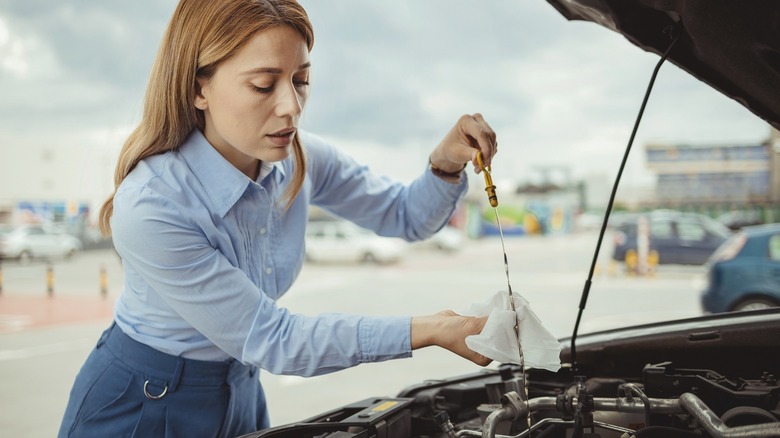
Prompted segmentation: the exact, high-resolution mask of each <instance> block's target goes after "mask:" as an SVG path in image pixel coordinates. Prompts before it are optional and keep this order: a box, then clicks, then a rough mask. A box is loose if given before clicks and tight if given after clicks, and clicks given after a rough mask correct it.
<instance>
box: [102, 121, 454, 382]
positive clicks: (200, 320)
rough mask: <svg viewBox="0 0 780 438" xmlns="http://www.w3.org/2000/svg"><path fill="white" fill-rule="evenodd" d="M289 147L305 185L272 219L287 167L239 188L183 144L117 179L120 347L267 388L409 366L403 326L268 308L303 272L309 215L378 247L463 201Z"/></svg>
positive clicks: (406, 320)
mask: <svg viewBox="0 0 780 438" xmlns="http://www.w3.org/2000/svg"><path fill="white" fill-rule="evenodd" d="M299 135H300V139H301V142H302V144H303V146H304V149H305V150H306V154H307V160H308V165H307V171H306V179H305V182H304V184H303V187H302V189H301V191H300V193H299V194H298V196H297V197H296V198H295V201H294V202H293V203H292V204H291V206H290V207H289V209H287V210H286V211H285V209H284V205H282V201H280V199H281V196H282V194H283V192H284V189H285V187H286V185H287V183H288V181H289V180H290V179H291V175H292V172H293V167H294V159H293V158H292V157H290V158H288V159H286V160H284V161H281V162H278V163H274V164H273V166H271V167H266V169H265V172H263V173H262V174H261V175H262V176H260V177H258V180H257V181H252V180H251V179H249V178H248V177H247V176H246V175H244V174H243V173H241V172H240V171H238V170H237V169H236V168H235V167H233V166H232V165H231V164H230V163H229V162H228V161H226V160H225V159H224V158H223V157H222V156H221V155H220V154H219V153H218V152H217V151H216V150H215V149H214V148H213V147H212V146H211V145H210V144H209V143H208V142H207V141H206V139H205V137H203V135H202V134H201V133H200V132H199V131H197V130H196V131H194V132H193V133H192V135H190V137H189V138H188V139H187V140H186V141H185V142H184V144H182V145H181V147H179V148H178V149H177V150H175V151H172V152H167V153H164V154H159V155H154V156H152V157H149V158H146V159H144V160H143V161H141V162H140V163H139V164H138V165H137V166H136V167H135V169H133V171H132V172H130V174H129V175H128V176H127V178H126V179H125V180H124V181H123V182H122V184H121V185H120V187H119V189H118V190H117V193H116V196H115V197H114V214H113V217H112V219H111V227H112V230H113V240H114V245H115V247H116V249H117V251H118V252H119V254H120V256H121V257H122V261H123V265H124V274H125V284H124V290H123V292H122V294H121V296H120V297H119V299H118V301H117V303H116V307H115V311H114V313H115V319H116V322H117V324H118V325H119V327H121V329H122V330H123V331H124V332H125V333H127V334H128V335H129V336H130V337H132V338H133V339H135V340H137V341H139V342H142V343H144V344H147V345H149V346H151V347H153V348H155V349H157V350H160V351H163V352H166V353H168V354H172V355H177V356H183V357H186V358H191V359H199V360H210V361H224V360H228V359H230V358H231V357H233V358H236V359H238V360H240V361H241V362H243V363H246V364H252V365H255V366H258V367H260V368H262V369H265V370H268V371H270V372H272V373H274V374H294V375H302V376H312V375H319V374H325V373H328V372H332V371H336V370H339V369H343V368H348V367H351V366H354V365H357V364H360V363H363V362H378V361H383V360H388V359H394V358H402V357H409V356H411V336H410V332H411V325H410V324H411V317H409V316H386V317H374V316H370V317H369V316H358V315H348V314H322V315H318V316H304V315H297V314H293V313H290V312H289V311H288V310H287V309H285V308H283V307H279V306H278V305H277V303H276V300H277V299H278V298H279V297H281V296H282V295H283V294H284V293H285V292H286V291H287V290H288V289H289V288H290V286H291V285H292V283H293V281H294V280H295V278H296V277H297V276H298V273H299V272H300V270H301V266H302V265H303V260H304V235H305V228H306V223H307V220H308V211H309V205H310V204H311V205H317V206H319V207H321V208H323V209H325V210H327V211H329V212H331V213H333V214H335V215H338V216H341V217H344V218H347V219H349V220H351V221H353V222H355V223H356V224H358V225H361V226H363V227H365V228H368V229H371V230H374V231H375V232H377V233H378V234H380V235H383V236H394V237H402V238H404V239H406V240H409V241H414V240H420V239H424V238H427V237H429V236H431V235H432V234H433V233H435V232H436V231H437V230H439V229H440V228H441V227H442V226H444V224H445V223H446V221H447V220H448V218H449V217H450V215H451V214H452V212H453V210H454V208H455V205H456V203H457V201H458V200H459V199H460V198H461V197H462V196H463V195H464V194H465V191H466V187H467V181H466V178H465V175H462V176H461V182H460V183H459V184H450V183H447V182H445V181H443V180H441V179H440V178H438V177H436V176H434V175H433V174H432V173H431V172H430V171H427V170H426V171H425V172H424V173H423V174H422V175H421V176H419V177H418V178H417V179H416V180H415V181H413V182H412V183H411V184H409V185H403V184H400V183H398V182H394V181H391V180H390V179H388V178H385V177H378V176H375V175H372V174H371V173H370V172H369V170H368V168H367V167H366V166H363V165H361V164H359V163H357V162H356V161H354V160H353V159H351V158H350V157H348V156H346V155H345V154H343V153H341V152H339V151H338V150H337V149H335V148H334V147H332V146H331V145H329V144H327V143H326V142H325V141H323V140H322V139H321V138H319V137H316V136H314V135H311V134H308V133H305V132H299ZM399 159H402V158H401V157H399Z"/></svg>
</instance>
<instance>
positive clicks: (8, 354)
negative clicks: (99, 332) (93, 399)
mask: <svg viewBox="0 0 780 438" xmlns="http://www.w3.org/2000/svg"><path fill="white" fill-rule="evenodd" d="M94 343H95V340H94V339H89V338H81V339H74V340H71V341H63V342H56V343H53V344H46V345H37V346H35V347H27V348H19V349H16V350H0V362H5V361H9V360H21V359H30V358H33V357H39V356H49V355H52V354H58V353H65V352H69V351H73V350H82V349H87V348H89V347H90V346H91V345H94Z"/></svg>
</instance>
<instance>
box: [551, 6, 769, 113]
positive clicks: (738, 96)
mask: <svg viewBox="0 0 780 438" xmlns="http://www.w3.org/2000/svg"><path fill="white" fill-rule="evenodd" d="M547 1H548V2H549V3H550V4H551V5H552V6H553V7H555V9H557V10H558V11H559V12H560V13H561V14H562V15H563V16H564V17H566V19H568V20H583V21H591V22H594V23H597V24H600V25H602V26H604V27H607V28H609V29H612V30H614V31H615V32H618V33H620V34H622V35H623V36H625V37H626V38H627V39H628V40H629V41H630V42H631V43H633V44H634V45H636V46H638V47H640V48H642V49H643V50H645V51H648V52H653V53H657V54H659V55H660V54H663V53H664V52H665V51H666V49H667V48H668V47H669V44H670V42H671V41H672V35H671V34H672V33H673V32H672V29H673V28H675V25H677V24H678V23H679V25H678V26H677V29H678V30H677V31H679V32H680V33H681V34H680V39H679V41H678V42H677V44H676V45H675V47H674V49H673V50H672V51H671V52H670V54H669V58H668V60H670V61H671V62H673V63H674V64H676V65H677V66H678V67H680V68H682V69H683V70H685V71H687V72H688V73H690V74H691V75H693V76H694V77H696V78H698V79H700V80H702V81H703V82H705V83H707V84H709V85H710V86H712V87H713V88H715V89H716V90H718V91H720V92H722V93H723V94H725V95H727V96H729V97H731V98H732V99H734V100H736V101H737V102H739V103H741V104H742V105H744V106H745V107H746V108H748V109H749V110H750V111H752V112H753V113H754V114H756V115H757V116H759V117H761V118H762V119H764V120H766V121H767V122H769V124H771V125H772V126H774V127H775V128H777V129H780V2H772V1H760V0H748V1H733V0H706V1H704V0H699V1H696V0H547Z"/></svg>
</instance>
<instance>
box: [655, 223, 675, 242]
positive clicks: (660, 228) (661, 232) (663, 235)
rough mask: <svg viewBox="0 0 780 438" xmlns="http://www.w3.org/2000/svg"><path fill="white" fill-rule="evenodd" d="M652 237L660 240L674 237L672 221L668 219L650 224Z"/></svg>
mask: <svg viewBox="0 0 780 438" xmlns="http://www.w3.org/2000/svg"><path fill="white" fill-rule="evenodd" d="M650 235H651V236H653V237H655V238H659V239H670V238H672V237H673V236H674V230H673V229H672V221H670V220H667V219H662V220H654V221H652V223H651V224H650Z"/></svg>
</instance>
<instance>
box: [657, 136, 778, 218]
mask: <svg viewBox="0 0 780 438" xmlns="http://www.w3.org/2000/svg"><path fill="white" fill-rule="evenodd" d="M645 152H646V158H647V167H648V169H650V170H651V171H653V172H654V173H655V174H656V177H657V178H656V186H655V193H654V196H653V200H652V201H651V203H652V204H653V205H652V206H653V207H660V208H674V209H678V210H699V211H702V212H707V213H710V214H712V215H715V214H718V213H721V212H723V211H729V210H734V209H761V210H762V211H763V213H764V214H765V215H766V216H770V217H767V218H766V220H767V221H774V220H777V219H780V218H779V217H778V216H777V213H778V212H777V211H775V210H776V209H777V207H778V205H780V135H779V134H778V131H777V130H774V129H773V130H772V131H771V135H770V137H769V139H768V140H766V141H765V142H763V143H761V144H722V145H663V144H651V145H647V146H645Z"/></svg>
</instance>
